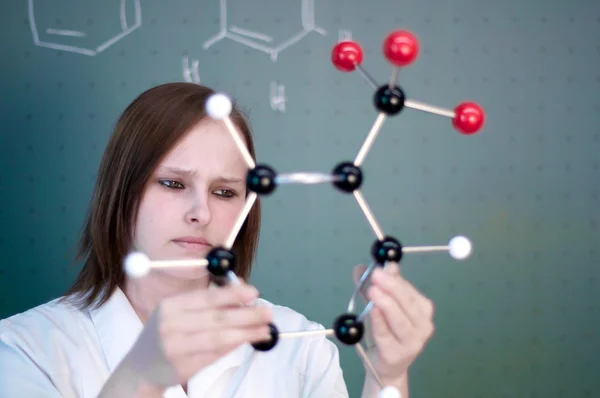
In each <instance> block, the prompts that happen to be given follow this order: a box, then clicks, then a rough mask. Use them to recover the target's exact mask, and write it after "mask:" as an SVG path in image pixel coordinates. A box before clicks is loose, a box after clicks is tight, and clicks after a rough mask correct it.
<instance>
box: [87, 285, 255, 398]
mask: <svg viewBox="0 0 600 398" xmlns="http://www.w3.org/2000/svg"><path fill="white" fill-rule="evenodd" d="M209 288H212V287H209ZM90 317H91V319H92V322H93V323H94V325H95V327H96V331H97V333H98V338H99V340H100V344H101V345H102V349H103V351H104V356H105V359H106V361H107V364H108V367H109V370H110V372H111V373H112V372H114V370H115V369H116V367H117V366H118V365H119V363H120V362H121V360H122V359H123V358H124V357H125V355H126V354H127V352H128V351H129V350H130V349H131V347H132V346H133V344H134V343H135V342H136V340H137V338H138V336H139V334H140V333H141V331H142V329H143V324H142V322H141V321H140V319H139V317H138V316H137V314H136V313H135V310H134V309H133V307H132V306H131V304H130V303H129V300H128V299H127V296H125V294H124V293H123V291H122V290H121V289H119V288H117V289H116V290H115V292H114V293H113V294H112V295H111V297H110V299H109V300H108V301H107V302H106V303H105V304H104V305H102V306H101V307H100V308H97V309H93V310H91V311H90ZM251 353H252V348H251V346H250V345H249V344H245V345H242V346H240V347H238V348H237V349H235V350H233V351H232V352H230V353H229V354H228V355H226V356H223V357H221V358H220V359H219V360H217V361H216V362H214V363H213V364H212V366H209V367H207V368H206V369H203V370H201V371H200V372H198V373H197V374H196V375H194V376H193V377H192V378H191V379H190V380H189V381H188V395H186V394H185V392H184V390H183V388H182V387H181V386H173V387H171V388H169V389H168V390H167V391H166V393H165V395H164V396H165V397H166V398H187V397H202V396H204V395H205V393H206V392H207V391H208V390H209V389H210V387H211V385H212V384H213V383H214V382H215V380H216V379H217V378H218V377H219V376H220V375H221V374H222V373H223V372H225V371H226V370H227V369H230V368H236V367H239V366H240V365H241V364H242V363H243V362H244V360H245V359H247V358H248V357H249V356H250V354H251Z"/></svg>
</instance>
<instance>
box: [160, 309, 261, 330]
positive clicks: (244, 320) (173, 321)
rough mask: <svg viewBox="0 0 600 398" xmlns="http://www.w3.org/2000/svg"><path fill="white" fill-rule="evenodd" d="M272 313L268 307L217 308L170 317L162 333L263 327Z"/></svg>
mask: <svg viewBox="0 0 600 398" xmlns="http://www.w3.org/2000/svg"><path fill="white" fill-rule="evenodd" d="M271 319H272V311H271V309H270V308H268V307H226V308H223V307H219V308H211V309H208V310H206V311H202V313H201V314H200V313H190V312H187V313H184V314H181V315H179V316H175V317H171V318H170V319H168V320H167V322H165V323H164V324H163V326H162V327H163V331H165V332H169V331H173V332H177V333H196V332H198V331H200V330H210V329H220V328H235V327H240V328H244V327H252V326H261V325H262V326H264V325H267V324H268V323H269V322H271Z"/></svg>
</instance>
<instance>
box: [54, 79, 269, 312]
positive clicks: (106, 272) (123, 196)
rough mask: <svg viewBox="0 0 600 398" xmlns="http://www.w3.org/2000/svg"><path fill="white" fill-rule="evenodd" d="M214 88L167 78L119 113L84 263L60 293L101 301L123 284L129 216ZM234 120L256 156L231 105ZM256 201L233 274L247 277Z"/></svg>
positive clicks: (82, 252)
mask: <svg viewBox="0 0 600 398" xmlns="http://www.w3.org/2000/svg"><path fill="white" fill-rule="evenodd" d="M212 94H214V91H213V90H212V89H210V88H208V87H205V86H201V85H198V84H194V83H183V82H182V83H168V84H163V85H159V86H156V87H154V88H151V89H149V90H147V91H145V92H143V93H142V94H140V95H139V96H138V97H137V98H136V99H135V100H134V101H133V102H132V103H131V104H130V105H129V106H128V107H127V108H126V109H125V111H124V112H123V114H122V115H121V117H120V118H119V120H118V121H117V124H116V126H115V129H114V132H113V134H112V136H111V138H110V141H109V142H108V146H107V148H106V150H105V152H104V155H103V158H102V161H101V164H100V168H99V171H98V177H97V180H96V186H95V189H94V193H93V196H92V201H91V206H90V209H89V211H88V214H87V218H86V221H85V224H84V226H83V230H82V234H81V238H80V241H79V247H78V251H77V256H76V259H81V258H84V264H83V268H82V269H81V271H80V272H79V275H78V276H77V278H76V279H75V281H74V283H73V285H72V286H71V287H70V288H69V289H68V291H67V292H66V294H65V296H66V297H68V298H71V299H72V298H75V297H77V299H78V300H77V301H78V303H77V304H78V306H79V307H80V308H87V307H91V306H92V305H94V304H95V305H94V306H95V307H99V306H100V305H102V304H104V303H105V302H106V301H107V300H108V298H109V297H110V295H111V294H112V293H113V292H114V291H115V289H116V288H117V287H121V288H122V287H123V284H124V282H125V272H124V270H123V266H122V263H123V259H124V257H125V256H126V255H127V252H128V250H129V249H130V247H131V241H132V230H133V221H134V220H135V217H136V216H137V210H138V206H139V203H140V199H141V196H142V194H143V192H144V188H145V186H146V183H147V181H148V179H149V178H150V176H151V175H152V173H153V172H154V169H155V168H156V167H157V165H158V164H159V163H160V161H161V160H162V158H163V157H164V156H165V155H166V154H167V153H168V152H169V151H170V150H171V149H172V148H173V147H174V146H175V145H176V144H177V143H178V142H179V140H181V139H182V138H183V137H184V136H185V135H186V133H187V132H188V131H189V130H190V128H191V127H193V126H194V125H195V124H197V123H198V122H200V120H202V119H203V118H205V117H207V113H206V110H205V103H206V101H207V99H208V98H209V97H210V95H212ZM230 117H231V120H232V122H233V123H234V124H235V125H236V126H237V127H238V129H239V131H240V133H241V134H242V137H243V138H244V139H245V141H246V145H247V148H248V150H249V152H250V154H251V156H252V157H253V158H255V156H256V155H255V149H254V143H253V139H252V136H251V132H250V127H249V124H248V122H247V120H246V118H245V117H244V115H243V113H242V111H241V110H240V109H238V108H237V107H236V106H235V105H234V107H233V110H232V112H231V115H230ZM260 212H261V207H260V200H257V201H256V202H255V204H254V206H253V207H252V210H251V211H250V213H249V214H248V217H247V218H246V221H245V222H244V224H243V226H242V228H241V229H240V231H239V234H238V236H237V239H236V242H235V243H234V245H233V247H232V250H233V252H234V254H235V255H236V269H235V270H234V271H235V273H236V274H237V275H238V276H239V277H241V278H243V279H248V277H249V275H250V270H251V267H252V262H253V260H254V256H255V252H256V248H257V245H258V236H259V228H260Z"/></svg>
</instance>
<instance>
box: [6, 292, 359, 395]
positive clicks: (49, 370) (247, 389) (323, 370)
mask: <svg viewBox="0 0 600 398" xmlns="http://www.w3.org/2000/svg"><path fill="white" fill-rule="evenodd" d="M260 301H261V303H260V304H261V305H267V306H270V307H271V308H272V311H273V317H274V322H275V324H276V325H277V326H278V328H279V330H280V331H281V332H285V331H300V330H309V329H322V328H323V326H321V325H319V324H317V323H315V322H312V321H309V320H307V319H306V318H305V317H304V316H303V315H301V314H299V313H297V312H295V311H294V310H292V309H290V308H287V307H283V306H277V305H273V304H272V303H270V302H268V301H266V300H263V299H260ZM142 328H143V325H142V323H141V322H140V320H139V318H138V317H137V315H136V314H135V312H134V310H133V308H132V307H131V305H130V303H129V301H128V300H127V298H126V296H125V295H124V293H123V292H122V291H121V290H117V291H116V292H115V293H114V294H113V295H112V296H111V298H110V300H109V301H108V302H107V303H106V304H105V305H103V306H102V307H100V308H99V309H97V310H89V311H79V310H77V309H76V308H74V307H73V306H71V305H69V304H67V303H63V302H58V300H53V301H50V302H48V303H45V304H42V305H40V306H38V307H36V308H33V309H30V310H28V311H26V312H23V313H21V314H17V315H14V316H12V317H10V318H8V319H4V320H2V321H0V397H2V398H34V397H35V398H59V397H60V398H92V397H96V396H97V394H98V393H99V392H100V390H101V389H102V386H103V384H104V382H105V381H106V380H107V379H108V378H109V376H110V374H111V372H113V371H114V370H115V368H116V366H117V365H118V364H119V362H120V361H121V360H122V358H123V357H124V356H125V354H126V353H127V352H128V351H129V349H130V348H131V347H132V345H133V344H134V342H135V341H136V339H137V337H138V335H139V333H140V332H141V330H142ZM253 352H254V350H253V349H252V347H251V346H249V345H243V346H241V347H239V348H238V349H236V350H235V351H233V352H231V353H230V354H229V355H227V356H225V357H223V358H221V359H220V360H218V361H217V362H215V363H213V364H212V365H211V366H209V367H207V368H205V369H203V370H202V371H200V372H199V373H198V374H196V375H195V376H194V377H193V378H192V379H190V380H189V383H188V395H187V396H186V394H185V392H184V390H183V388H182V387H181V386H173V387H170V388H169V389H168V390H167V391H166V393H165V394H164V397H165V398H186V397H191V398H201V397H210V398H219V397H224V394H225V391H226V390H227V388H228V386H230V385H231V384H232V380H233V378H235V377H237V376H236V372H237V371H239V370H240V368H241V366H242V364H244V362H245V361H246V360H247V359H248V358H249V355H250V354H251V353H253ZM338 355H339V353H338V348H337V346H336V345H335V344H334V343H333V342H332V341H331V340H329V338H327V337H324V336H323V335H317V336H311V337H302V338H291V339H283V340H280V341H279V343H278V345H277V346H276V347H275V348H274V349H273V350H271V351H268V352H254V355H253V357H252V359H251V361H250V363H249V370H248V373H247V375H246V376H245V377H244V379H243V382H242V384H241V386H240V387H239V389H238V391H237V394H236V395H235V397H236V398H257V397H260V398H271V397H272V398H275V397H277V398H288V397H289V398H292V397H293V398H300V397H303V398H309V397H310V398H346V397H348V392H347V388H346V385H345V383H344V378H343V374H342V369H341V367H340V364H339V356H338Z"/></svg>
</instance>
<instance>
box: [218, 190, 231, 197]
mask: <svg viewBox="0 0 600 398" xmlns="http://www.w3.org/2000/svg"><path fill="white" fill-rule="evenodd" d="M215 193H216V194H217V195H219V196H223V197H225V198H232V197H234V196H235V192H233V191H231V190H229V189H218V190H216V191H215Z"/></svg>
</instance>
